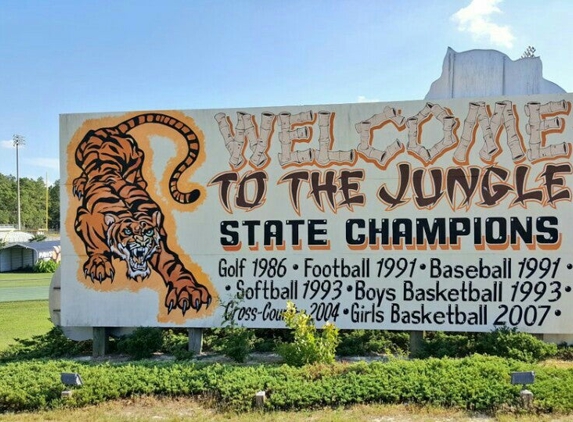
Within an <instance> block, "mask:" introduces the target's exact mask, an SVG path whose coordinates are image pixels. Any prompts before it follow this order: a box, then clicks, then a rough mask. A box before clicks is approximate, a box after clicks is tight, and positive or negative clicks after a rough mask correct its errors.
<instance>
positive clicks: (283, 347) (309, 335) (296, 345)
mask: <svg viewBox="0 0 573 422" xmlns="http://www.w3.org/2000/svg"><path fill="white" fill-rule="evenodd" d="M283 317H284V321H285V324H286V326H287V327H288V328H290V329H291V330H293V334H294V340H293V342H292V343H281V344H279V346H278V349H277V352H278V354H279V355H281V357H282V358H283V359H284V361H285V362H286V363H287V364H289V365H294V366H302V365H306V364H310V363H332V362H334V358H335V353H336V346H338V343H339V333H338V331H339V330H338V328H336V327H335V326H334V324H332V323H330V322H327V323H326V324H325V325H324V327H323V328H322V330H323V331H322V335H318V334H317V330H316V326H315V324H314V321H313V319H312V317H311V316H310V315H308V314H307V313H306V312H305V311H304V310H302V311H299V312H297V309H296V306H295V305H294V303H292V302H290V301H289V302H287V308H286V310H285V311H284V314H283Z"/></svg>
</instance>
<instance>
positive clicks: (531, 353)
mask: <svg viewBox="0 0 573 422" xmlns="http://www.w3.org/2000/svg"><path fill="white" fill-rule="evenodd" d="M476 352H477V353H481V354H488V355H492V356H500V357H506V358H512V359H517V360H521V361H524V362H538V361H540V360H543V359H547V358H548V357H551V356H555V355H556V354H557V346H556V345H555V344H552V343H545V342H544V341H543V340H539V339H538V338H535V337H534V336H533V335H531V334H528V333H519V332H517V330H516V329H515V328H513V329H512V328H507V327H501V328H498V329H496V330H494V331H491V332H489V333H482V334H481V335H479V336H478V339H477V344H476Z"/></svg>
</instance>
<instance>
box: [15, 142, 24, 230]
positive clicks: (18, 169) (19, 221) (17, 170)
mask: <svg viewBox="0 0 573 422" xmlns="http://www.w3.org/2000/svg"><path fill="white" fill-rule="evenodd" d="M12 143H13V144H14V146H15V147H16V186H17V187H18V230H22V219H21V215H20V168H19V159H18V147H19V146H20V145H25V144H26V140H25V139H24V137H23V136H21V135H14V136H12Z"/></svg>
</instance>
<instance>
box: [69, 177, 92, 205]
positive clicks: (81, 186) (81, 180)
mask: <svg viewBox="0 0 573 422" xmlns="http://www.w3.org/2000/svg"><path fill="white" fill-rule="evenodd" d="M87 181H88V179H87V177H86V176H84V175H82V176H80V177H76V178H75V179H74V182H73V183H72V193H73V195H74V196H76V197H78V199H82V196H84V191H85V189H86V183H87Z"/></svg>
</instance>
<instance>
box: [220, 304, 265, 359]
mask: <svg viewBox="0 0 573 422" xmlns="http://www.w3.org/2000/svg"><path fill="white" fill-rule="evenodd" d="M240 303H241V300H240V299H238V298H233V299H231V300H230V301H229V302H227V303H222V306H223V307H224V308H225V313H224V314H223V326H222V327H221V328H217V329H215V330H214V332H215V334H216V338H215V341H214V344H213V349H214V350H215V351H217V352H219V353H222V354H223V355H225V356H227V357H228V358H231V359H233V360H234V361H235V362H239V363H243V362H245V361H246V360H247V358H248V357H249V354H250V353H251V352H252V351H253V349H254V348H255V343H256V342H257V337H256V335H255V332H254V331H253V330H251V329H248V328H245V327H242V326H240V325H238V324H237V322H236V320H235V313H236V310H237V309H238V307H239V304H240Z"/></svg>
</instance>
